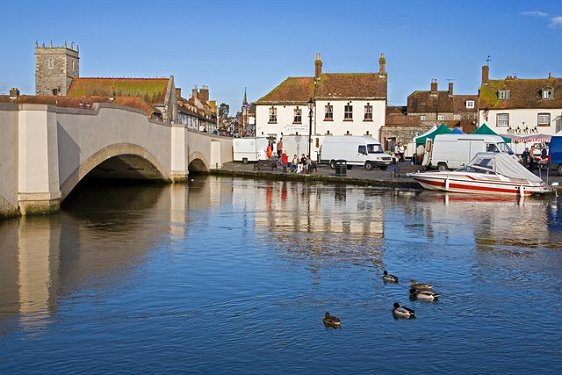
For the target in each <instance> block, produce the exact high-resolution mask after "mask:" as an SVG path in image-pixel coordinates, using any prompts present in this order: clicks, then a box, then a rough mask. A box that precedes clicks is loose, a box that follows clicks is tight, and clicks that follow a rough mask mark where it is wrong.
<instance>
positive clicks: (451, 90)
mask: <svg viewBox="0 0 562 375" xmlns="http://www.w3.org/2000/svg"><path fill="white" fill-rule="evenodd" d="M449 95H453V82H449Z"/></svg>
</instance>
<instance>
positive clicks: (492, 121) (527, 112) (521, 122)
mask: <svg viewBox="0 0 562 375" xmlns="http://www.w3.org/2000/svg"><path fill="white" fill-rule="evenodd" d="M498 113H508V114H509V125H510V127H511V130H512V131H511V132H508V130H509V129H508V127H505V126H501V127H498V126H497V123H496V121H497V115H498ZM539 113H550V126H537V119H538V114H539ZM560 116H562V108H560V109H558V108H557V109H501V110H497V109H493V110H490V111H488V112H487V113H486V112H485V111H483V110H480V111H479V112H478V124H479V126H480V125H482V124H487V125H488V126H489V127H490V128H491V129H493V130H494V131H495V132H497V133H498V134H515V135H528V134H534V133H535V132H534V133H531V132H530V130H532V129H535V128H536V134H547V135H554V134H556V133H557V132H556V123H557V121H558V122H559V123H560ZM518 127H519V129H521V132H520V133H518V132H513V131H514V130H516V129H517V128H518ZM525 127H527V128H528V130H529V131H528V132H527V133H525V132H524V129H525ZM558 133H560V131H559V132H558Z"/></svg>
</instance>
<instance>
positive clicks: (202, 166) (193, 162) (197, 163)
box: [187, 151, 210, 172]
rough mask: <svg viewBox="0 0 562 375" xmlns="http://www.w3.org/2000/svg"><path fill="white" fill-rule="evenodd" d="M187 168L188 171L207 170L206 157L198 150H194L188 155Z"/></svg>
mask: <svg viewBox="0 0 562 375" xmlns="http://www.w3.org/2000/svg"><path fill="white" fill-rule="evenodd" d="M187 169H188V170H189V171H190V172H209V170H210V168H209V163H208V162H207V158H205V155H203V154H202V153H201V152H199V151H195V152H193V153H191V154H190V155H189V164H188V167H187Z"/></svg>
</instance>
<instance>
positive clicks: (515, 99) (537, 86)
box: [479, 77, 562, 109]
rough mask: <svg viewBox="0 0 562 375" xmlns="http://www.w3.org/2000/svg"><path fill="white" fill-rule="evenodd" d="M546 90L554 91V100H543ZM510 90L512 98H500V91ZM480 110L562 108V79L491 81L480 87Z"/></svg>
mask: <svg viewBox="0 0 562 375" xmlns="http://www.w3.org/2000/svg"><path fill="white" fill-rule="evenodd" d="M545 88H550V89H553V90H554V97H553V98H552V99H543V98H542V91H543V89H545ZM500 90H509V94H510V98H509V99H502V100H500V99H499V98H498V91H500ZM479 99H480V103H479V105H480V108H488V109H509V108H544V109H550V108H562V78H554V77H550V78H543V79H521V78H511V77H508V78H506V79H499V80H489V81H488V84H487V85H482V86H481V87H480V97H479Z"/></svg>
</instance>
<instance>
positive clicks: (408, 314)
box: [392, 302, 416, 319]
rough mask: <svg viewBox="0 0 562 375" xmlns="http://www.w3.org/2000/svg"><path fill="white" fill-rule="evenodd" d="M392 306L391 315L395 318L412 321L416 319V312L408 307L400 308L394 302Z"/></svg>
mask: <svg viewBox="0 0 562 375" xmlns="http://www.w3.org/2000/svg"><path fill="white" fill-rule="evenodd" d="M393 306H394V308H393V309H392V314H393V315H394V317H395V318H402V319H414V318H415V317H416V312H415V311H414V310H412V309H411V308H409V307H406V306H400V304H399V303H398V302H394V305H393Z"/></svg>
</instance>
